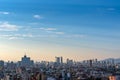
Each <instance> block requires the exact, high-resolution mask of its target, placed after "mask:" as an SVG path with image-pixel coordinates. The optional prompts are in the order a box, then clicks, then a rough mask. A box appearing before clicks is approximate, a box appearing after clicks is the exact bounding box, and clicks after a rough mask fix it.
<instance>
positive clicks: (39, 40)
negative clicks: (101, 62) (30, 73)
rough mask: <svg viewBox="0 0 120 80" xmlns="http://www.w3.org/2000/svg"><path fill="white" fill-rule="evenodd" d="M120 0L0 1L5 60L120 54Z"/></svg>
mask: <svg viewBox="0 0 120 80" xmlns="http://www.w3.org/2000/svg"><path fill="white" fill-rule="evenodd" d="M119 53H120V1H119V0H0V59H1V60H5V61H8V60H13V61H18V60H20V59H21V57H22V56H24V54H26V55H28V56H29V57H31V59H33V60H35V61H40V60H47V61H54V60H55V56H63V58H64V60H65V59H66V58H70V59H73V60H76V61H80V60H84V59H85V60H86V59H94V58H98V59H105V58H119V57H120V54H119Z"/></svg>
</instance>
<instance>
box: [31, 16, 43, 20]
mask: <svg viewBox="0 0 120 80" xmlns="http://www.w3.org/2000/svg"><path fill="white" fill-rule="evenodd" d="M33 17H34V18H36V19H43V17H42V16H40V15H34V16H33Z"/></svg>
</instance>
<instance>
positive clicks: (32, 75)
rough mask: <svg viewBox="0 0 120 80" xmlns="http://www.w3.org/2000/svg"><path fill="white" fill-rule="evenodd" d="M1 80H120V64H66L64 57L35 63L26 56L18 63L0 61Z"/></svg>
mask: <svg viewBox="0 0 120 80" xmlns="http://www.w3.org/2000/svg"><path fill="white" fill-rule="evenodd" d="M0 80H120V63H119V62H116V61H115V60H114V59H109V60H101V61H98V60H97V59H90V60H84V61H80V62H76V61H73V60H72V59H66V61H65V62H64V61H63V57H55V61H54V62H48V61H40V62H34V61H33V60H31V59H30V57H27V55H24V57H22V58H21V61H18V62H13V61H8V62H4V61H2V60H1V61H0Z"/></svg>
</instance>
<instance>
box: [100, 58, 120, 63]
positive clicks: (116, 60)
mask: <svg viewBox="0 0 120 80" xmlns="http://www.w3.org/2000/svg"><path fill="white" fill-rule="evenodd" d="M102 61H107V62H108V61H109V62H111V61H114V62H115V63H120V58H108V59H105V60H102Z"/></svg>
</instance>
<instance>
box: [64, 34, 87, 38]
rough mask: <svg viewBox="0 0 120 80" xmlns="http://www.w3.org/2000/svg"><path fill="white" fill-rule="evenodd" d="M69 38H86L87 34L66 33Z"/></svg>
mask: <svg viewBox="0 0 120 80" xmlns="http://www.w3.org/2000/svg"><path fill="white" fill-rule="evenodd" d="M65 37H67V38H85V37H86V35H83V34H73V35H66V36H65Z"/></svg>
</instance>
